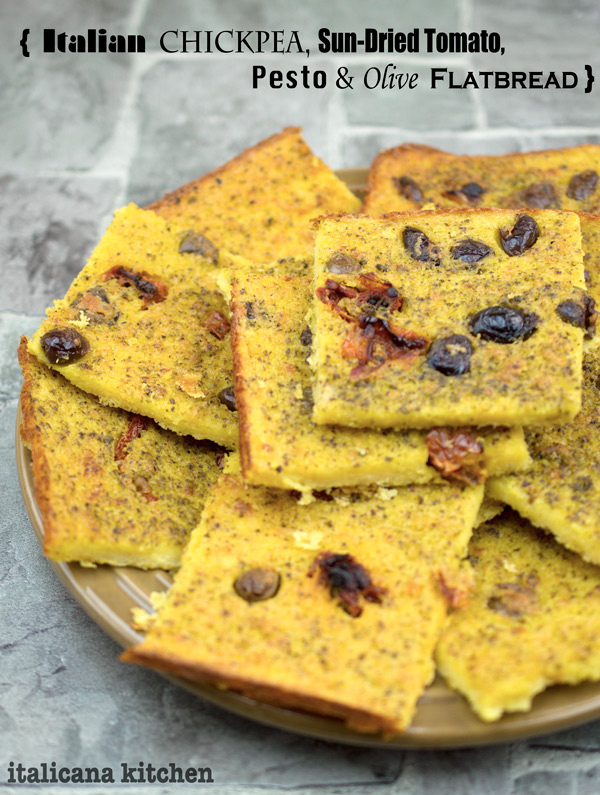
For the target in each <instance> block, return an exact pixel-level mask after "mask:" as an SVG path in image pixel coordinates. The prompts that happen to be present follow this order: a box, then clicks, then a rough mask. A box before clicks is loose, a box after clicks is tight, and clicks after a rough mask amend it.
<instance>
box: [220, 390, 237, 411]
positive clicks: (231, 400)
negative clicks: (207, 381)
mask: <svg viewBox="0 0 600 795" xmlns="http://www.w3.org/2000/svg"><path fill="white" fill-rule="evenodd" d="M217 397H218V398H219V402H220V403H222V404H223V405H224V406H225V407H226V408H228V409H229V411H237V404H236V402H235V392H234V391H233V387H232V386H228V387H227V388H226V389H222V390H221V391H220V392H219V394H218V395H217Z"/></svg>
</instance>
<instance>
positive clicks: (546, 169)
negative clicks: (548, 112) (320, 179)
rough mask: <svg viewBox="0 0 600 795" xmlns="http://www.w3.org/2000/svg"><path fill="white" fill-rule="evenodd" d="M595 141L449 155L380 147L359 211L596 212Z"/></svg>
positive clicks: (599, 201) (599, 202) (599, 159)
mask: <svg viewBox="0 0 600 795" xmlns="http://www.w3.org/2000/svg"><path fill="white" fill-rule="evenodd" d="M599 172H600V146H597V145H595V144H584V145H583V146H574V147H571V148H566V149H549V150H546V151H538V152H516V153H513V154H507V155H475V156H471V155H454V154H450V153H449V152H442V151H440V150H439V149H433V148H431V147H429V146H422V145H420V144H404V145H402V146H398V147H395V148H394V149H387V150H385V151H383V152H381V153H380V154H379V155H378V156H377V157H376V158H375V160H374V161H373V165H372V166H371V169H370V171H369V178H368V186H367V195H366V198H365V206H364V212H366V213H369V214H370V215H381V214H382V213H388V212H392V211H395V210H416V209H420V208H421V207H422V206H423V205H424V204H429V203H431V202H433V203H434V204H436V205H437V206H438V207H456V206H457V205H459V206H460V205H463V206H467V207H468V206H471V207H507V208H518V207H531V208H538V209H556V210H559V209H562V210H577V211H582V212H590V213H600V185H599V184H598V173H599Z"/></svg>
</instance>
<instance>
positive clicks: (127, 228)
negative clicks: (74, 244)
mask: <svg viewBox="0 0 600 795" xmlns="http://www.w3.org/2000/svg"><path fill="white" fill-rule="evenodd" d="M202 251H204V254H202V253H201V252H202ZM232 260H236V258H235V256H230V255H228V254H226V253H225V252H223V251H222V250H221V251H218V252H217V251H212V252H211V251H207V249H206V247H205V246H204V243H203V241H202V240H199V239H198V237H197V236H195V235H190V234H189V233H187V232H186V231H184V230H182V229H180V228H178V227H176V226H174V225H171V224H169V223H167V222H166V221H165V220H164V219H163V218H160V217H159V216H158V215H156V214H155V213H153V212H151V211H150V210H141V209H139V208H138V207H136V206H135V205H133V204H131V205H129V206H128V207H124V208H123V209H121V210H119V211H117V213H116V214H115V217H114V220H113V222H112V223H111V225H110V226H109V228H108V230H107V231H106V233H105V235H104V237H103V238H102V240H101V241H100V243H99V244H98V246H97V248H96V249H95V251H94V252H93V254H92V256H91V258H90V260H89V261H88V263H87V264H86V265H85V267H84V268H83V270H82V271H81V273H80V274H79V275H78V276H77V277H76V278H75V280H74V281H73V283H72V285H71V286H70V287H69V290H68V291H67V294H66V296H65V298H64V299H62V300H58V301H56V302H55V304H54V307H53V308H51V309H50V310H49V314H48V318H47V319H46V320H44V322H43V323H42V326H41V328H40V329H39V331H38V332H37V333H36V335H35V337H34V338H33V341H32V343H31V345H30V351H31V352H32V353H33V354H35V355H36V356H37V357H38V359H39V360H40V361H41V362H42V363H44V364H47V365H50V366H52V367H54V368H56V369H58V370H60V372H61V374H62V375H64V376H65V378H67V379H68V380H69V381H71V382H72V383H73V384H75V385H76V386H78V387H80V388H81V389H84V390H86V391H87V392H90V393H92V394H94V395H97V396H98V397H99V398H100V400H101V401H102V402H104V403H106V404H108V405H113V406H118V407H120V408H123V409H126V410H127V411H132V412H134V413H136V414H142V415H144V416H148V417H151V418H152V419H154V420H155V421H156V422H158V423H159V424H160V425H162V426H163V427H165V428H168V429H170V430H173V431H175V432H176V433H181V434H184V435H185V434H189V435H191V436H194V437H196V438H198V439H211V440H212V441H214V442H217V443H219V444H223V445H225V446H228V447H235V446H236V445H237V435H238V428H237V417H236V414H235V412H232V411H230V410H229V409H228V408H227V407H226V406H225V405H224V403H223V402H222V401H221V400H220V398H219V394H220V393H221V392H222V390H224V389H228V388H230V387H231V386H232V384H233V371H232V359H231V345H230V342H229V332H228V328H229V324H228V323H226V322H225V323H223V322H222V321H221V320H220V316H223V314H224V312H225V311H226V310H225V305H224V301H223V298H222V296H221V294H220V292H219V291H218V289H217V288H216V285H215V283H214V280H213V279H212V277H211V276H210V275H209V272H210V271H212V270H213V269H214V267H215V265H222V266H223V267H226V266H228V265H230V263H231V261H232ZM56 329H61V334H63V335H64V334H67V335H68V336H69V339H70V340H73V339H75V341H76V343H77V346H78V347H77V350H76V351H75V355H74V356H73V358H71V354H70V353H68V352H67V354H66V358H65V357H62V356H59V357H58V360H57V361H50V359H49V355H50V356H52V355H53V353H52V350H50V354H48V350H47V348H46V347H45V345H44V339H47V340H50V343H51V342H52V337H53V335H52V332H53V331H54V330H56ZM65 330H66V331H65ZM44 335H49V337H46V338H45V337H44ZM77 335H78V336H77ZM54 336H55V335H54ZM81 337H82V338H83V343H82V342H80V340H79V338H81ZM71 347H73V346H72V345H71ZM78 354H82V355H78ZM55 358H56V355H55Z"/></svg>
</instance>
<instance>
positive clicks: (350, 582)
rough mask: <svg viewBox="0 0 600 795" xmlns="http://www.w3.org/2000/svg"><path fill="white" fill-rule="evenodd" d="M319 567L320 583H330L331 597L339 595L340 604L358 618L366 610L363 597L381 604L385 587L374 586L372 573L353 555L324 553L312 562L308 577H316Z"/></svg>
mask: <svg viewBox="0 0 600 795" xmlns="http://www.w3.org/2000/svg"><path fill="white" fill-rule="evenodd" d="M317 569H319V579H318V582H319V583H321V584H322V585H326V586H329V593H330V594H331V596H337V597H338V599H339V604H340V607H342V608H343V609H344V610H345V611H346V613H349V614H350V615H351V616H352V617H353V618H358V616H360V614H361V613H362V610H363V609H362V607H361V606H360V604H359V603H358V600H359V597H360V596H362V597H363V599H365V600H366V601H367V602H376V603H381V598H382V596H384V595H385V593H386V589H385V588H381V587H380V586H378V585H373V582H372V581H371V576H370V575H369V572H368V571H367V570H366V569H365V567H364V566H361V564H360V563H359V562H358V561H357V560H356V558H354V557H353V556H352V555H347V554H337V553H335V552H321V553H320V554H319V555H317V557H316V558H315V559H314V560H313V562H312V563H311V566H310V568H309V570H308V576H309V577H312V576H313V575H314V574H315V572H316V571H317Z"/></svg>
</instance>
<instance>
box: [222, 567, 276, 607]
mask: <svg viewBox="0 0 600 795" xmlns="http://www.w3.org/2000/svg"><path fill="white" fill-rule="evenodd" d="M280 585H281V577H280V576H279V574H278V572H276V571H275V569H267V568H263V567H260V566H257V567H256V568H254V569H247V570H246V571H243V572H242V573H241V574H240V575H239V576H238V577H236V579H235V581H234V583H233V588H234V590H235V592H236V594H237V595H238V596H241V598H242V599H244V600H245V601H246V602H264V601H265V600H266V599H272V598H273V597H274V596H275V595H276V593H277V591H278V590H279V586H280Z"/></svg>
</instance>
